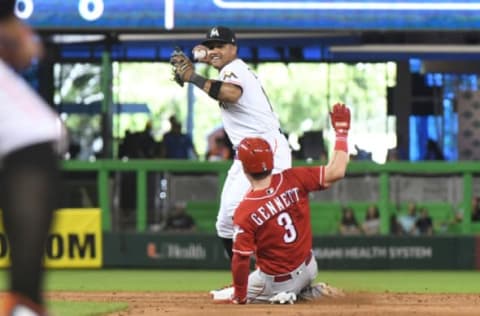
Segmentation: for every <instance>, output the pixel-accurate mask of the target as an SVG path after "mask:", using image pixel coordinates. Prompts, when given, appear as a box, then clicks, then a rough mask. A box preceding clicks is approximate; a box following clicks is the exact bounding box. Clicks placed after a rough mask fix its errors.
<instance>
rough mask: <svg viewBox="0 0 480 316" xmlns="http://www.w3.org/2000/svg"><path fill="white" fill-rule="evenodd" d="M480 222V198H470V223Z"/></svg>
mask: <svg viewBox="0 0 480 316" xmlns="http://www.w3.org/2000/svg"><path fill="white" fill-rule="evenodd" d="M478 221H480V197H478V196H475V197H473V198H472V222H478Z"/></svg>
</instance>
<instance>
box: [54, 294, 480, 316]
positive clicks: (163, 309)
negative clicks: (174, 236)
mask: <svg viewBox="0 0 480 316" xmlns="http://www.w3.org/2000/svg"><path fill="white" fill-rule="evenodd" d="M48 297H49V299H51V300H60V301H63V300H64V301H97V302H127V303H128V304H129V308H128V310H126V311H123V312H118V313H113V314H109V316H126V315H175V316H177V315H178V316H207V315H208V316H220V315H222V316H225V315H227V316H244V315H251V316H263V315H268V316H272V315H274V316H287V315H288V316H291V315H293V316H309V315H330V316H331V315H333V316H340V315H342V316H346V315H356V316H358V315H369V316H380V315H382V316H385V315H387V316H396V315H422V316H423V315H432V316H433V315H435V316H438V315H445V316H447V315H448V316H450V315H452V316H453V315H455V316H458V315H472V316H473V315H480V293H479V294H399V293H381V294H377V293H347V296H346V297H344V298H336V299H330V298H325V299H321V300H319V301H316V302H308V303H307V302H302V303H298V304H294V305H245V306H237V305H223V304H214V303H213V302H212V300H211V299H210V297H209V295H208V294H207V293H198V292H197V293H185V292H179V293H172V292H170V293H165V292H147V293H144V292H142V293H140V292H50V293H48Z"/></svg>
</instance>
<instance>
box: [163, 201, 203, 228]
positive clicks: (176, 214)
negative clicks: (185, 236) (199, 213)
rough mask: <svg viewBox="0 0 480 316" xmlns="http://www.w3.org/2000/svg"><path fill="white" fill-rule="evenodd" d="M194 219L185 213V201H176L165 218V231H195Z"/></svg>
mask: <svg viewBox="0 0 480 316" xmlns="http://www.w3.org/2000/svg"><path fill="white" fill-rule="evenodd" d="M195 229H196V227H195V221H194V220H193V217H192V216H190V215H189V214H187V205H186V203H185V202H177V203H175V205H174V208H173V210H172V211H171V214H170V215H169V216H168V218H167V224H166V226H165V230H167V231H183V232H186V231H195Z"/></svg>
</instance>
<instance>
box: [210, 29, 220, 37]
mask: <svg viewBox="0 0 480 316" xmlns="http://www.w3.org/2000/svg"><path fill="white" fill-rule="evenodd" d="M210 37H220V34H218V29H217V28H216V27H215V28H213V29H212V30H211V31H210Z"/></svg>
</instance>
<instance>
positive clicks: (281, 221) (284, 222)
mask: <svg viewBox="0 0 480 316" xmlns="http://www.w3.org/2000/svg"><path fill="white" fill-rule="evenodd" d="M277 223H278V225H280V226H282V227H283V228H285V234H284V235H283V241H284V242H285V243H286V244H289V243H292V242H294V241H295V240H296V239H297V230H296V229H295V225H293V221H292V218H291V217H290V214H288V213H280V215H278V217H277Z"/></svg>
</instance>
